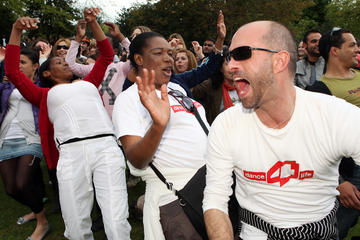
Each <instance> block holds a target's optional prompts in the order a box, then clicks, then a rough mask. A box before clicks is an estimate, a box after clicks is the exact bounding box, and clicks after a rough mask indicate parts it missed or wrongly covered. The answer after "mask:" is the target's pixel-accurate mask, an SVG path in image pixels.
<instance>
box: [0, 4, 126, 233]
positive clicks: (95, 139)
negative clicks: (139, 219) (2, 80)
mask: <svg viewBox="0 0 360 240" xmlns="http://www.w3.org/2000/svg"><path fill="white" fill-rule="evenodd" d="M98 13H99V9H96V8H94V9H85V10H84V17H85V20H86V22H87V24H88V25H89V26H90V28H91V29H92V31H93V33H94V36H95V38H96V40H97V44H98V47H99V50H100V57H99V58H98V60H97V62H96V63H95V66H94V68H93V70H92V71H91V72H90V73H89V74H88V75H87V76H86V77H85V78H84V79H83V81H82V80H80V79H78V80H74V81H72V80H71V79H72V72H71V69H70V68H69V66H68V64H67V63H66V62H65V60H64V59H63V58H60V57H52V58H49V59H48V60H47V61H46V62H44V63H43V64H42V65H41V68H40V71H39V75H40V80H41V83H42V85H43V86H44V87H45V88H39V87H37V86H36V85H34V84H33V83H32V82H31V81H30V80H29V79H28V78H27V77H26V76H25V75H23V74H22V73H21V72H20V71H19V69H18V66H19V64H18V61H19V50H20V47H19V44H20V37H21V32H22V30H24V29H26V30H29V29H35V28H37V25H36V24H37V23H38V22H39V21H38V20H37V19H35V18H29V17H22V18H19V19H17V20H16V22H15V23H14V25H13V29H12V32H11V36H10V41H9V44H8V46H7V52H6V57H5V66H6V67H5V70H6V73H7V76H8V77H9V79H10V81H11V82H12V83H13V84H14V85H15V86H16V87H17V88H18V89H19V91H20V92H21V94H22V95H23V96H24V97H25V98H26V99H27V100H28V101H29V102H31V103H32V104H34V105H36V106H38V107H39V108H40V114H39V128H40V136H41V144H42V147H43V151H44V154H45V156H47V159H50V160H49V161H50V162H48V165H49V168H54V167H56V163H57V162H56V161H54V159H57V158H55V157H54V156H56V155H57V152H56V151H57V150H56V148H57V149H58V150H59V163H58V165H57V177H58V182H59V193H60V204H61V210H62V215H63V218H64V222H65V227H66V228H65V233H64V235H65V237H67V238H69V239H76V240H80V239H93V234H92V232H91V230H90V227H91V218H90V213H91V208H92V203H93V187H92V185H93V183H94V186H95V189H96V197H97V199H98V203H99V205H100V208H101V211H102V213H103V220H104V226H105V232H106V235H107V237H108V239H116V240H118V239H129V238H130V229H131V228H130V225H129V223H128V221H127V218H128V205H127V192H126V183H125V163H124V157H123V155H122V153H121V151H120V149H119V148H118V146H117V144H116V140H115V138H114V136H113V135H114V132H113V126H112V124H111V120H110V118H109V116H108V114H107V112H106V110H105V108H104V106H103V103H102V100H101V97H100V95H99V92H98V90H97V87H98V86H99V84H100V83H101V81H102V79H103V77H104V73H105V71H106V68H107V66H108V65H109V64H110V63H111V62H112V59H113V51H112V48H111V46H110V43H109V41H108V40H107V39H106V37H105V34H104V33H103V31H102V30H101V28H100V26H99V24H98V22H97V21H96V16H97V15H98ZM55 142H56V148H55Z"/></svg>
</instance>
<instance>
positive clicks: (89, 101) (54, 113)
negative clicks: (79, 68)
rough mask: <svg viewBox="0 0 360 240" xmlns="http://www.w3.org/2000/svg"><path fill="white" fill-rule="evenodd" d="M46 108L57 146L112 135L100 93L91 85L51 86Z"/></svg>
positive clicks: (77, 82)
mask: <svg viewBox="0 0 360 240" xmlns="http://www.w3.org/2000/svg"><path fill="white" fill-rule="evenodd" d="M47 108H48V115H49V119H50V121H51V123H52V124H53V125H54V138H55V142H57V143H63V142H65V141H67V140H69V139H72V138H84V137H89V136H96V135H99V134H106V133H110V134H111V133H113V126H112V123H111V120H110V117H109V115H108V114H107V112H106V110H105V108H104V105H103V102H102V100H101V96H100V94H99V91H98V89H97V88H96V87H95V85H94V84H92V83H90V82H87V81H76V82H74V83H70V84H58V85H56V86H54V87H52V88H51V89H50V90H49V92H48V97H47ZM56 140H58V141H56Z"/></svg>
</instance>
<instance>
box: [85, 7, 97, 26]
mask: <svg viewBox="0 0 360 240" xmlns="http://www.w3.org/2000/svg"><path fill="white" fill-rule="evenodd" d="M100 12H101V10H100V8H85V9H84V18H85V21H86V22H87V23H91V22H94V21H96V17H97V16H98V15H99V14H100Z"/></svg>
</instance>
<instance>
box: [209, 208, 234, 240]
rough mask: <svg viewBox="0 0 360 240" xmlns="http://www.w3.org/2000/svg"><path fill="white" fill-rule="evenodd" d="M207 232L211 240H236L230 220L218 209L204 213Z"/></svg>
mask: <svg viewBox="0 0 360 240" xmlns="http://www.w3.org/2000/svg"><path fill="white" fill-rule="evenodd" d="M204 219H205V225H206V231H207V234H208V237H209V239H210V240H232V239H234V237H233V236H234V234H233V229H232V225H231V222H230V218H229V216H228V215H227V214H225V213H224V212H222V211H220V210H218V209H209V210H207V211H205V213H204Z"/></svg>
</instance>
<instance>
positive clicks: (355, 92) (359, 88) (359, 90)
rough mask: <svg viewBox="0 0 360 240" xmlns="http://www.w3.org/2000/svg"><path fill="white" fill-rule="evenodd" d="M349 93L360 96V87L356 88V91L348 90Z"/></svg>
mask: <svg viewBox="0 0 360 240" xmlns="http://www.w3.org/2000/svg"><path fill="white" fill-rule="evenodd" d="M348 93H349V94H350V95H351V94H356V95H358V96H360V87H358V88H355V89H351V90H348Z"/></svg>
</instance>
